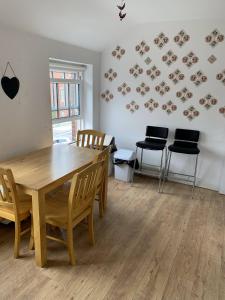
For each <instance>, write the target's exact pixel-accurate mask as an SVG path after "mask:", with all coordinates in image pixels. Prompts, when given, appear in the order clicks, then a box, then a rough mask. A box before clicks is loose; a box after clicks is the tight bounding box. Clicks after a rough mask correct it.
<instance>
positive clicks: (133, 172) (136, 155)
mask: <svg viewBox="0 0 225 300" xmlns="http://www.w3.org/2000/svg"><path fill="white" fill-rule="evenodd" d="M137 153H138V147H136V153H135V161H134V166H133V174H132V182H131V185H133V183H134V172H135V167H136V159H137Z"/></svg>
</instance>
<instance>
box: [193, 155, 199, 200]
mask: <svg viewBox="0 0 225 300" xmlns="http://www.w3.org/2000/svg"><path fill="white" fill-rule="evenodd" d="M197 168H198V155H197V156H196V161H195V172H194V181H193V187H192V198H194V190H195V184H196V175H197Z"/></svg>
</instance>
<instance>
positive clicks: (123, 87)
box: [118, 82, 131, 96]
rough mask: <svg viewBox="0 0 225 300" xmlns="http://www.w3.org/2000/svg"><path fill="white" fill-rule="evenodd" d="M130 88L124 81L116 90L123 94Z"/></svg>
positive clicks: (128, 91)
mask: <svg viewBox="0 0 225 300" xmlns="http://www.w3.org/2000/svg"><path fill="white" fill-rule="evenodd" d="M130 91H131V88H130V87H129V86H128V85H127V84H126V82H124V83H123V84H122V85H121V86H119V87H118V92H120V93H121V94H122V95H123V96H125V95H126V94H128V93H130Z"/></svg>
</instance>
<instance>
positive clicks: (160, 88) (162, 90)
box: [155, 81, 170, 96]
mask: <svg viewBox="0 0 225 300" xmlns="http://www.w3.org/2000/svg"><path fill="white" fill-rule="evenodd" d="M155 90H156V92H158V93H159V94H160V95H161V96H163V95H164V94H166V93H168V92H169V91H170V87H169V86H168V85H167V83H166V82H165V81H162V82H161V83H160V84H158V85H157V86H156V87H155Z"/></svg>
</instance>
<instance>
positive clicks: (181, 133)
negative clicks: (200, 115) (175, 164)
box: [174, 128, 200, 143]
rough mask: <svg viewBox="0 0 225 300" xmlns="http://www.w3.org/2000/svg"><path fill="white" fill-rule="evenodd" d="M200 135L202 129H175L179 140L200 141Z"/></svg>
mask: <svg viewBox="0 0 225 300" xmlns="http://www.w3.org/2000/svg"><path fill="white" fill-rule="evenodd" d="M199 137H200V131H198V130H190V129H180V128H177V129H176V131H175V137H174V139H175V140H178V141H185V142H192V143H193V142H194V143H198V141H199Z"/></svg>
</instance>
